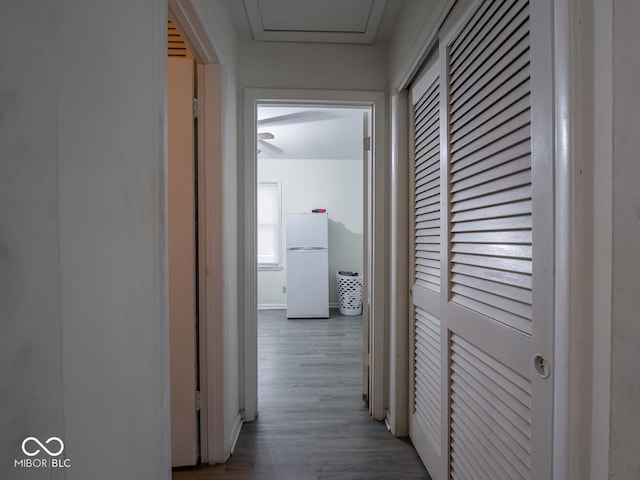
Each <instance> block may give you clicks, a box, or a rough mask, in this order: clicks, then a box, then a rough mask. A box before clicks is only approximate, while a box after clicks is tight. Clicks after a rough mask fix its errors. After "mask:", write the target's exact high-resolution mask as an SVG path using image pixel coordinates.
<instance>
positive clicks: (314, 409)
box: [173, 310, 430, 480]
mask: <svg viewBox="0 0 640 480" xmlns="http://www.w3.org/2000/svg"><path fill="white" fill-rule="evenodd" d="M258 339H259V340H258V363H259V367H258V379H259V380H258V392H259V393H258V397H259V417H258V419H257V420H256V421H255V422H252V423H246V424H245V425H243V427H242V432H241V434H240V438H239V440H238V444H237V445H236V449H235V452H234V454H233V456H232V457H231V458H230V459H229V461H228V462H227V463H226V464H224V465H214V466H198V467H195V468H191V469H180V470H175V471H174V473H173V480H206V479H215V480H252V479H256V480H257V479H259V480H272V479H273V480H289V479H291V480H321V479H322V480H330V479H340V480H352V479H353V480H355V479H385V480H389V479H394V480H396V479H397V480H414V479H415V480H417V479H427V480H428V479H430V477H429V475H428V473H427V471H426V470H425V468H424V466H423V465H422V463H421V462H420V459H419V458H418V455H417V454H416V452H415V450H414V449H413V446H412V445H411V443H410V442H409V441H407V440H401V439H397V438H394V437H393V436H392V435H391V434H390V433H389V432H388V431H387V429H386V428H385V426H384V424H383V423H380V422H375V421H373V420H372V419H371V417H370V416H369V412H368V410H367V408H366V406H365V404H364V403H363V402H362V390H361V388H362V378H361V375H362V318H361V317H360V316H357V317H345V316H341V315H340V314H339V312H338V311H337V310H335V311H333V310H332V311H331V317H330V318H329V319H300V320H287V319H286V316H285V312H284V311H282V310H276V311H261V312H260V313H259V318H258Z"/></svg>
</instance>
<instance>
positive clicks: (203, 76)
mask: <svg viewBox="0 0 640 480" xmlns="http://www.w3.org/2000/svg"><path fill="white" fill-rule="evenodd" d="M168 3H169V17H170V18H171V19H172V21H173V22H174V24H175V25H176V28H177V29H178V31H179V33H180V35H181V37H182V38H183V40H184V41H185V43H186V44H187V47H188V48H189V50H190V51H191V53H192V54H193V55H194V58H195V60H196V63H197V67H198V82H197V83H198V91H197V98H198V99H199V100H200V106H201V116H200V118H199V119H198V131H197V135H198V144H197V146H198V158H197V171H198V225H199V228H198V258H199V263H198V278H199V285H198V294H199V304H198V310H199V321H200V324H199V325H200V327H199V329H200V335H199V338H198V343H199V350H200V355H199V357H200V358H199V364H200V404H201V408H200V461H201V463H204V464H206V463H209V464H214V463H221V462H225V461H226V460H227V459H228V456H229V455H228V453H225V431H224V391H225V390H224V389H225V384H224V342H223V339H224V337H223V335H222V334H221V332H223V326H224V324H223V316H222V305H223V298H222V255H223V252H222V202H221V200H220V192H222V149H221V145H222V130H221V125H222V122H221V119H222V110H221V102H220V97H221V65H220V63H221V62H220V61H219V58H218V55H217V54H216V50H215V48H214V46H213V44H212V43H211V41H210V39H209V36H208V34H207V32H206V30H205V28H204V26H203V24H202V22H201V21H200V19H199V17H198V13H197V11H196V9H195V7H194V5H193V2H192V0H168Z"/></svg>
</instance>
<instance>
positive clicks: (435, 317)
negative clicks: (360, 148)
mask: <svg viewBox="0 0 640 480" xmlns="http://www.w3.org/2000/svg"><path fill="white" fill-rule="evenodd" d="M438 68H439V66H438V65H437V63H436V59H432V60H431V62H430V65H429V66H428V68H426V71H425V72H424V73H423V74H422V75H421V76H420V77H419V79H418V80H417V82H416V83H415V85H414V86H413V88H412V89H411V103H412V108H411V109H410V110H411V119H410V121H411V124H412V125H413V128H412V139H411V150H412V151H413V164H412V170H413V172H412V179H413V180H412V201H411V202H410V205H411V208H412V212H410V217H411V218H412V219H413V222H412V225H413V228H412V239H413V252H412V258H413V261H412V263H413V265H412V267H413V268H411V270H410V271H411V272H412V276H413V286H412V289H411V290H412V298H413V309H412V321H413V329H412V330H413V331H412V340H413V341H412V347H413V348H412V365H413V375H412V379H411V380H412V386H413V388H412V390H413V397H412V401H413V405H412V407H413V408H411V409H410V415H411V419H410V420H411V421H410V427H409V428H410V436H411V439H412V441H413V444H414V445H415V447H416V449H417V450H418V453H419V454H420V457H421V458H422V460H423V462H424V463H425V466H426V467H427V469H428V470H429V472H431V475H432V477H433V479H434V480H439V479H440V478H442V477H441V476H440V475H438V474H437V472H438V471H439V470H441V464H442V438H441V437H442V432H443V429H442V405H443V398H442V393H443V392H442V387H441V385H442V374H441V370H442V357H441V350H442V347H441V345H442V332H441V325H440V311H441V274H440V272H441V268H440V267H441V256H442V253H441V242H442V239H441V237H442V236H441V213H440V210H441V207H440V202H441V194H440V190H441V185H440V178H441V175H440V170H441V165H440V164H441V160H440V158H441V156H440V117H441V115H440V112H441V105H440V76H439V71H438ZM445 426H446V425H445Z"/></svg>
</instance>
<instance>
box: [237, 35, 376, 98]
mask: <svg viewBox="0 0 640 480" xmlns="http://www.w3.org/2000/svg"><path fill="white" fill-rule="evenodd" d="M238 81H239V86H240V87H241V88H243V87H255V88H305V89H314V88H315V89H323V90H379V91H381V90H384V89H385V88H386V85H387V49H386V47H385V46H369V45H346V44H343V45H339V44H312V43H297V44H296V43H280V42H264V43H257V42H253V41H248V40H241V41H240V43H239V49H238ZM240 100H242V99H241V98H240Z"/></svg>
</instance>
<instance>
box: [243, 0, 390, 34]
mask: <svg viewBox="0 0 640 480" xmlns="http://www.w3.org/2000/svg"><path fill="white" fill-rule="evenodd" d="M386 3H387V0H372V5H371V11H370V15H369V19H368V21H367V26H366V28H365V30H364V32H325V31H281V30H265V29H264V25H263V21H262V15H261V13H260V5H259V0H244V5H245V9H246V12H247V18H248V19H249V25H250V26H251V32H252V33H253V38H254V40H256V41H261V42H321V43H360V44H369V45H371V44H373V42H374V40H375V38H376V34H377V33H378V28H379V26H380V22H381V21H382V16H383V14H384V9H385V6H386Z"/></svg>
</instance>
